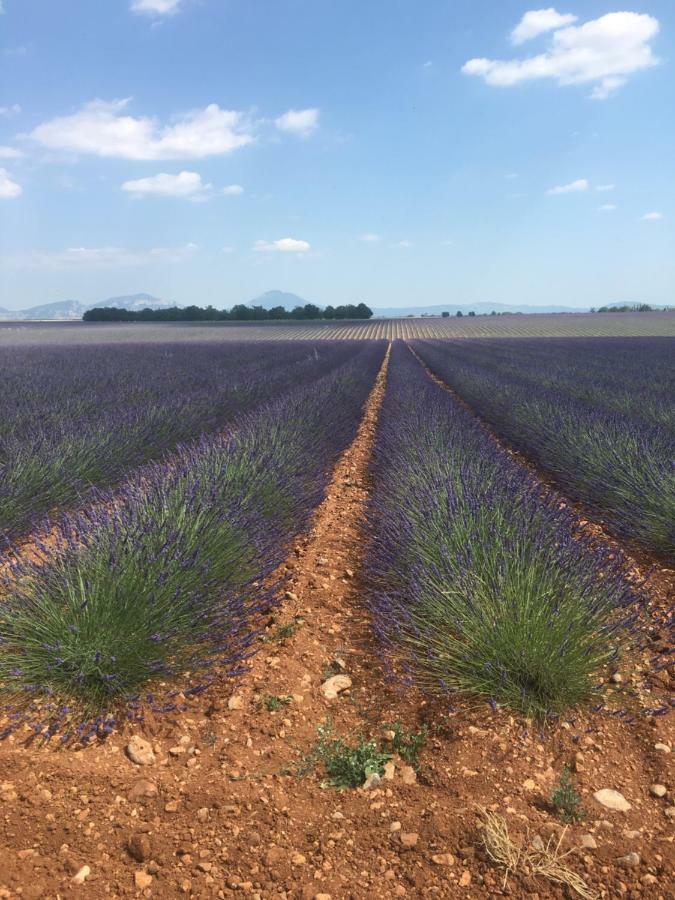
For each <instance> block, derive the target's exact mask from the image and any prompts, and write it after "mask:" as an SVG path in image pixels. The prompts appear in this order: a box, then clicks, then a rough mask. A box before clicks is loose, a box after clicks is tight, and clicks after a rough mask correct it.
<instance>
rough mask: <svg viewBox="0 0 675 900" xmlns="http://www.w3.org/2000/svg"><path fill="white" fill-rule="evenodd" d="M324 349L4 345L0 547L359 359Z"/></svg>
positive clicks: (346, 351)
mask: <svg viewBox="0 0 675 900" xmlns="http://www.w3.org/2000/svg"><path fill="white" fill-rule="evenodd" d="M356 350H357V345H355V344H353V343H349V342H348V343H346V344H341V343H338V342H335V343H332V342H326V343H321V344H320V345H317V346H314V345H311V344H306V343H301V342H289V343H287V344H281V343H258V344H251V343H245V342H241V343H232V344H227V345H222V344H220V345H216V344H192V345H185V344H163V345H156V344H153V345H144V344H136V345H127V346H114V347H109V346H108V347H104V346H98V347H96V346H94V347H91V346H78V345H73V346H62V347H27V348H26V347H24V348H5V349H4V350H3V354H2V360H0V383H2V394H1V396H0V540H1V539H2V535H3V533H4V534H5V536H6V537H7V536H16V535H17V534H20V533H22V532H25V531H27V530H28V529H29V528H30V527H31V525H33V524H34V523H35V522H36V521H37V520H38V519H39V518H40V517H41V516H42V515H44V514H45V513H47V512H49V511H50V510H53V509H54V508H56V507H59V506H63V505H68V504H72V503H74V502H75V501H76V500H77V499H78V498H82V497H83V495H84V494H85V493H86V492H87V491H88V490H89V488H90V487H91V486H92V485H95V486H98V487H107V486H110V485H113V484H115V483H116V482H119V481H120V480H121V479H122V478H123V477H124V476H125V475H126V474H127V473H128V472H129V470H130V469H131V468H134V467H135V466H138V465H140V464H142V463H144V462H147V461H148V460H152V459H159V458H161V457H162V456H163V455H164V454H165V453H166V452H167V451H170V450H171V449H172V448H174V447H175V446H176V445H177V444H179V443H181V442H184V441H188V440H193V439H196V438H198V437H199V436H200V435H201V434H208V433H211V432H213V431H215V430H217V429H220V428H223V427H224V426H225V425H226V423H227V422H229V421H230V420H231V419H232V418H233V417H234V416H235V415H238V414H240V413H242V412H245V411H246V410H250V409H253V408H254V407H255V406H256V405H257V404H260V403H263V402H265V401H268V400H271V399H273V398H274V397H278V396H280V395H281V394H283V393H284V392H285V391H287V390H289V389H290V388H291V387H293V386H294V385H296V384H309V383H312V382H313V381H315V380H316V379H317V378H319V377H322V376H323V375H325V374H326V372H328V371H330V370H331V369H333V368H335V367H336V366H339V365H341V364H342V363H344V362H345V361H346V360H347V359H349V358H351V357H353V356H354V354H355V352H356Z"/></svg>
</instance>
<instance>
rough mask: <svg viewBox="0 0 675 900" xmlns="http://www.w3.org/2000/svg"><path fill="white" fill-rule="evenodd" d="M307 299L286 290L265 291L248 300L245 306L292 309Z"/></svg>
mask: <svg viewBox="0 0 675 900" xmlns="http://www.w3.org/2000/svg"><path fill="white" fill-rule="evenodd" d="M307 302H308V301H307V300H303V299H302V297H298V295H297V294H289V293H287V292H286V291H267V292H266V293H265V294H261V295H260V296H259V297H256V298H255V299H254V300H249V302H248V303H247V304H246V305H247V306H262V308H263V309H274V307H275V306H283V307H284V309H288V310H291V309H294V308H295V307H296V306H304V305H305V303H307Z"/></svg>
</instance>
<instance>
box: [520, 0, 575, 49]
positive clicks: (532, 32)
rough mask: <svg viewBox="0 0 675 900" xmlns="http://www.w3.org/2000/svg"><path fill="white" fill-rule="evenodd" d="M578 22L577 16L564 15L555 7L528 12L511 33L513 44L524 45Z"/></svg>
mask: <svg viewBox="0 0 675 900" xmlns="http://www.w3.org/2000/svg"><path fill="white" fill-rule="evenodd" d="M576 21H577V16H571V15H562V14H561V13H559V12H558V11H557V10H555V9H553V7H549V9H533V10H530V12H526V13H525V15H524V16H523V18H522V19H521V20H520V22H519V23H518V24H517V25H516V27H515V28H514V29H513V31H512V32H511V43H512V44H516V45H517V44H524V43H525V41H529V40H532V38H535V37H538V36H539V35H540V34H544V33H545V32H547V31H555V30H556V29H557V28H562V27H563V26H564V25H571V24H572V23H573V22H576Z"/></svg>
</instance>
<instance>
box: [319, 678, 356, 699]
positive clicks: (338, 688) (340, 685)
mask: <svg viewBox="0 0 675 900" xmlns="http://www.w3.org/2000/svg"><path fill="white" fill-rule="evenodd" d="M351 686H352V680H351V678H350V677H349V675H333V677H332V678H329V679H328V680H327V681H324V683H323V684H322V685H321V693H322V694H323V695H324V697H325V698H326V700H335V698H336V697H337V696H338V694H341V693H342V691H346V690H347V688H350V687H351Z"/></svg>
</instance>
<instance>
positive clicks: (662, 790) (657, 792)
mask: <svg viewBox="0 0 675 900" xmlns="http://www.w3.org/2000/svg"><path fill="white" fill-rule="evenodd" d="M649 793H650V794H651V795H652V797H665V796H666V793H667V790H666V786H665V784H653V785H652V786H651V787H650V788H649Z"/></svg>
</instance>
